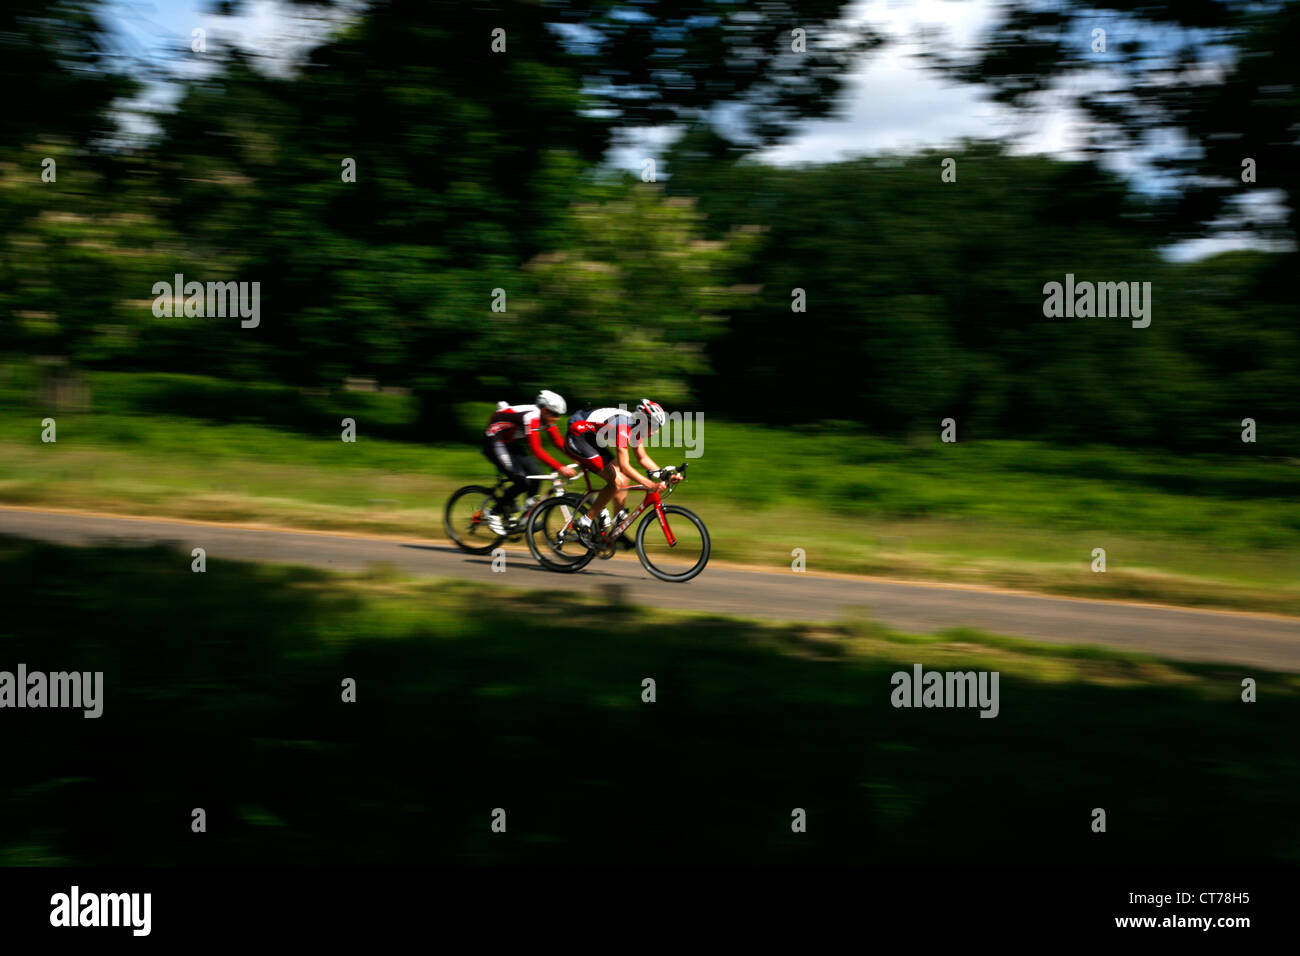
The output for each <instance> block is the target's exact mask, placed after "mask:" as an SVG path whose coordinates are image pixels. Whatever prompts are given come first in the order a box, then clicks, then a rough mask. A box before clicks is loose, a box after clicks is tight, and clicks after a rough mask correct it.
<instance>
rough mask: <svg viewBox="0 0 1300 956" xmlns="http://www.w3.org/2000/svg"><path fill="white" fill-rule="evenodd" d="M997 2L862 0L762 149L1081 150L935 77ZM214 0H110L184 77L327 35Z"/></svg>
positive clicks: (313, 26)
mask: <svg viewBox="0 0 1300 956" xmlns="http://www.w3.org/2000/svg"><path fill="white" fill-rule="evenodd" d="M997 2H998V0H858V2H857V3H854V4H853V5H852V6H851V7H850V8H849V11H848V15H847V18H848V19H849V20H852V21H861V22H865V23H867V24H869V25H871V26H872V27H874V28H876V29H877V30H879V31H880V32H882V33H884V34H885V35H886V36H887V37H888V38H889V39H890V41H891V42H889V43H888V44H887V45H886V46H885V47H884V48H883V49H882V50H878V51H876V52H875V53H873V54H871V55H869V56H868V57H866V58H865V60H864V62H863V63H862V64H861V65H860V66H859V67H857V68H856V69H855V70H853V72H852V73H851V74H850V76H849V77H848V81H847V84H846V90H845V94H844V96H843V99H842V102H841V106H840V109H839V110H838V111H837V115H836V116H834V117H831V118H827V119H823V120H817V121H813V122H810V123H808V124H806V125H804V126H803V127H802V128H800V129H799V130H798V132H797V133H796V134H795V135H794V136H792V137H790V138H789V139H788V140H787V141H786V142H784V143H782V144H781V145H780V146H778V147H775V148H773V149H771V150H768V151H767V152H766V153H764V154H763V158H764V159H765V160H766V161H768V162H772V163H778V164H787V163H813V162H828V161H834V160H838V159H846V158H850V157H853V156H861V155H867V154H872V153H878V152H883V151H909V150H913V149H922V148H932V147H942V146H945V145H955V144H956V143H958V142H959V141H960V140H961V139H963V138H991V139H1009V138H1012V137H1013V136H1014V137H1015V139H1016V142H1017V144H1018V145H1017V146H1016V149H1017V150H1018V151H1021V152H1033V153H1045V154H1049V155H1053V156H1056V157H1058V158H1062V159H1078V158H1080V156H1081V153H1080V152H1079V149H1078V147H1079V144H1080V142H1081V140H1082V135H1081V134H1082V131H1083V129H1084V125H1083V124H1084V121H1083V119H1082V117H1081V116H1079V115H1078V114H1075V113H1072V112H1070V111H1068V110H1064V109H1063V110H1060V111H1055V112H1051V113H1038V112H1036V113H1035V114H1034V115H1033V116H1028V115H1027V114H1025V113H1021V112H1015V111H1012V110H1010V109H1008V108H1006V107H1003V106H999V105H997V104H994V103H991V102H988V101H986V100H985V99H983V98H982V96H981V93H980V90H979V89H978V88H977V87H975V86H971V85H966V84H957V83H953V82H949V81H946V80H944V79H941V78H940V77H939V76H937V75H936V74H935V73H934V72H933V71H932V70H930V69H929V68H928V67H926V66H925V65H923V63H922V61H921V60H920V58H919V57H918V55H917V54H918V52H919V46H918V43H917V39H916V38H917V36H918V33H920V32H921V31H929V32H931V33H938V34H940V35H941V36H942V37H943V40H944V42H945V44H947V45H949V46H950V47H952V48H954V49H956V50H958V51H960V50H962V49H964V48H968V47H969V46H971V45H972V44H973V43H974V42H975V41H976V40H977V38H978V37H979V35H980V32H981V31H982V30H983V29H985V28H986V27H987V26H988V25H989V24H990V22H991V20H992V17H993V10H994V8H995V6H996V5H997ZM209 8H210V2H209V0H110V3H109V9H110V10H111V11H112V14H113V17H114V21H115V24H116V25H117V27H118V28H119V31H120V33H121V35H122V36H123V38H124V42H125V48H126V52H127V53H128V55H132V56H134V57H136V58H139V59H144V60H146V61H147V60H151V59H152V60H159V61H161V60H162V59H164V58H170V59H171V60H172V61H173V62H174V63H175V64H176V69H177V71H178V72H180V73H181V74H182V75H185V74H186V73H187V72H193V71H195V70H201V69H202V66H201V64H200V63H198V62H196V61H195V59H194V58H192V57H188V56H185V57H181V56H175V55H172V56H170V57H169V51H172V52H173V53H174V52H175V51H181V50H188V48H189V47H190V44H191V41H192V38H193V31H194V30H195V29H203V30H205V31H206V32H207V36H206V39H207V41H208V43H209V44H211V43H213V41H214V40H218V39H221V38H226V39H234V40H236V41H237V42H238V44H239V45H240V46H242V47H244V48H245V49H248V50H250V51H253V52H257V53H261V54H263V55H265V56H266V57H267V59H266V60H265V61H264V62H266V64H267V66H268V68H270V69H272V70H276V71H282V72H283V71H287V69H288V68H289V66H290V65H291V64H292V62H293V59H294V57H295V56H296V55H298V54H300V53H301V52H303V51H305V50H307V49H309V48H310V47H311V46H312V45H313V43H315V42H317V41H318V40H319V38H321V37H322V36H323V35H324V31H325V21H322V20H319V19H312V18H310V16H309V14H308V15H304V14H302V13H299V12H297V11H298V9H299V8H292V9H291V8H289V7H287V6H286V5H284V4H281V3H279V2H277V0H250V2H248V3H247V4H246V6H245V15H244V16H241V17H239V18H229V17H215V16H212V15H210V14H208V13H206V12H205V11H206V10H207V9H209ZM171 95H172V94H171V91H170V90H168V89H166V88H164V87H161V86H155V87H152V88H151V90H150V93H149V94H147V95H146V102H147V103H149V104H150V105H151V106H157V105H166V104H167V103H168V102H169V100H170V97H171ZM670 135H671V134H670V133H669V132H668V131H667V130H649V131H644V132H641V133H639V134H638V135H637V136H636V138H634V139H633V140H631V141H630V142H629V143H628V144H626V145H624V146H622V147H619V148H616V149H614V150H612V151H611V154H610V160H611V161H612V162H613V163H614V164H615V165H618V166H623V167H625V168H628V169H632V170H636V171H639V170H640V168H641V162H642V160H643V159H644V158H645V157H647V156H654V155H655V154H656V153H657V152H658V150H659V148H661V147H662V146H663V145H664V144H665V143H666V142H667V141H668V139H669V138H670ZM1118 171H1120V172H1122V173H1126V174H1129V175H1130V177H1131V179H1132V181H1133V182H1134V184H1135V185H1136V186H1137V187H1138V188H1144V187H1145V186H1148V185H1150V184H1149V183H1144V182H1143V178H1142V175H1143V174H1142V171H1141V170H1140V168H1137V166H1136V164H1130V168H1127V169H1125V168H1119V169H1118ZM1234 248H1259V245H1258V243H1255V242H1252V241H1251V240H1250V239H1249V238H1248V237H1245V236H1237V237H1224V238H1216V239H1213V240H1197V241H1193V242H1188V243H1181V244H1179V245H1178V246H1176V247H1171V248H1170V249H1169V250H1168V251H1167V254H1168V255H1169V256H1170V257H1171V258H1174V259H1179V260H1185V259H1195V258H1201V257H1202V256H1205V255H1211V254H1214V253H1217V252H1222V251H1224V250H1226V249H1234Z"/></svg>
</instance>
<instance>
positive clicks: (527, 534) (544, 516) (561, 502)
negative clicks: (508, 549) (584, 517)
mask: <svg viewBox="0 0 1300 956" xmlns="http://www.w3.org/2000/svg"><path fill="white" fill-rule="evenodd" d="M581 500H582V499H580V498H579V497H578V496H577V495H561V496H560V497H558V498H547V499H546V500H545V501H543V502H541V503H540V504H539V505H537V507H535V508H534V509H533V510H532V512H531V513H530V514H529V515H528V526H527V528H526V529H525V530H524V540H525V541H527V542H528V550H529V551H530V552H531V553H532V555H533V559H534V560H535V561H536V562H537V563H538V564H540V565H541V566H542V567H544V568H546V569H547V570H548V571H561V572H566V573H572V572H574V571H581V570H582V569H583V568H585V567H586V566H587V565H589V564H591V560H592V558H594V557H595V556H596V552H595V551H592V550H590V549H589V548H588V547H587V546H586V545H585V544H583V543H582V542H581V541H580V540H578V531H577V529H576V528H574V526H573V521H572V519H574V518H576V517H577V515H578V513H579V511H578V507H579V504H580V502H581Z"/></svg>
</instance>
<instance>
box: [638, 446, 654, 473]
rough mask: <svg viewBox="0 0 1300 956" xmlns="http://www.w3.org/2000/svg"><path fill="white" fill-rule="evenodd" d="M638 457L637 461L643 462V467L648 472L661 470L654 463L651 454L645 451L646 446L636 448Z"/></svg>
mask: <svg viewBox="0 0 1300 956" xmlns="http://www.w3.org/2000/svg"><path fill="white" fill-rule="evenodd" d="M636 457H637V461H639V462H641V467H642V468H644V469H645V470H646V471H658V470H659V466H658V465H656V464H655V463H654V460H653V459H651V457H650V453H649V452H648V451H646V450H645V445H637V446H636Z"/></svg>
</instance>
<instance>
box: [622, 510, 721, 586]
mask: <svg viewBox="0 0 1300 956" xmlns="http://www.w3.org/2000/svg"><path fill="white" fill-rule="evenodd" d="M664 517H665V519H666V520H667V521H668V526H669V527H670V528H671V529H672V532H673V537H674V539H675V543H674V544H669V543H668V537H667V536H666V535H665V534H664V533H663V529H662V528H660V527H659V515H658V513H656V512H654V511H651V512H650V513H649V514H647V515H646V516H645V517H644V518H642V519H641V524H640V525H638V526H637V529H636V553H637V557H639V558H640V559H641V566H642V567H644V568H645V569H646V570H647V571H649V572H650V573H651V574H653V575H654V576H655V577H657V578H658V579H659V580H660V581H674V582H680V581H689V580H690V579H691V578H693V577H695V576H696V575H697V574H699V573H700V572H701V571H703V570H704V566H705V565H706V564H708V563H709V552H710V551H711V550H712V548H713V544H712V542H711V541H710V540H709V529H708V528H706V527H704V522H703V521H701V520H700V519H699V517H698V516H697V515H696V514H695V513H694V512H693V511H687V510H686V509H685V508H680V507H678V506H677V505H664ZM677 517H680V518H684V519H686V520H684V521H674V520H672V519H673V518H677Z"/></svg>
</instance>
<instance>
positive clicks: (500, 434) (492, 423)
mask: <svg viewBox="0 0 1300 956" xmlns="http://www.w3.org/2000/svg"><path fill="white" fill-rule="evenodd" d="M567 411H568V406H567V405H566V404H565V402H564V399H563V398H561V397H560V396H559V395H557V394H555V392H552V391H550V390H549V389H545V388H544V389H542V390H541V391H540V392H538V393H537V400H536V404H534V405H508V404H505V403H499V404H498V406H497V410H496V411H495V412H493V414H492V417H491V418H490V419H488V426H487V431H485V432H484V433H483V454H484V455H485V456H487V459H488V461H490V462H492V464H493V466H494V467H495V468H496V469H497V471H499V472H501V473H502V474H503V475H506V476H507V477H509V478H510V479H511V482H510V484H509V485H507V486H506V488H505V490H504V492H503V493H502V496H501V499H500V500H499V501H498V502H497V503H496V505H494V506H493V507H491V508H490V509H489V511H488V513H487V515H486V517H487V521H488V527H489V528H491V529H492V531H493V532H494V533H496V534H505V533H506V527H505V522H504V520H503V517H504V516H508V515H510V514H512V513H513V512H514V510H515V498H516V497H518V496H519V495H521V494H523V493H525V492H527V493H528V495H529V498H528V501H527V502H525V504H524V510H527V509H528V508H530V507H532V505H533V503H534V501H535V500H536V499H535V496H536V495H537V488H538V485H539V484H540V482H539V481H538V480H537V479H532V480H530V479H528V478H527V477H526V476H527V475H535V474H537V473H538V472H540V471H541V470H542V469H541V466H540V465H538V463H537V459H538V458H540V459H541V460H542V461H544V462H545V463H546V467H547V468H553V469H554V470H556V471H558V472H559V473H560V474H562V475H564V477H566V478H572V477H573V475H574V474H575V473H576V472H577V469H576V468H575V467H574V466H573V465H562V464H560V463H559V462H558V461H556V460H555V459H554V458H552V457H551V456H550V455H548V454H547V453H546V449H545V448H543V447H542V437H541V433H542V430H543V429H544V430H545V431H546V434H547V436H549V437H550V439H551V444H553V445H554V446H555V447H556V448H559V449H561V450H565V449H564V442H563V440H562V439H561V438H560V430H559V429H558V428H556V427H555V423H556V421H557V420H558V419H559V417H560V416H561V415H563V414H564V413H565V412H567Z"/></svg>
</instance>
